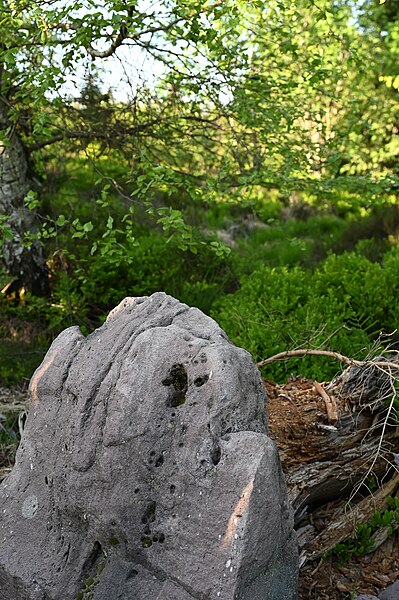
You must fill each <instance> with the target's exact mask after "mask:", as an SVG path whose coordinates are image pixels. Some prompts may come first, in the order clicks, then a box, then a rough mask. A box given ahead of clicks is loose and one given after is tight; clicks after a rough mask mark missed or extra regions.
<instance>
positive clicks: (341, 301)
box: [212, 252, 399, 380]
mask: <svg viewBox="0 0 399 600" xmlns="http://www.w3.org/2000/svg"><path fill="white" fill-rule="evenodd" d="M397 266H399V253H395V252H392V253H391V254H390V255H389V256H387V257H386V261H385V262H384V265H382V266H381V265H380V264H378V263H373V262H370V261H369V260H367V259H366V258H365V257H363V256H360V255H359V254H357V253H345V254H342V255H340V256H336V255H331V256H329V257H328V258H327V259H326V260H325V261H324V263H322V264H321V266H320V267H319V268H317V269H316V270H315V271H314V272H311V271H307V270H305V269H303V268H300V267H294V268H292V269H288V268H287V267H277V268H271V267H269V266H263V267H261V268H259V269H258V270H257V271H255V272H254V273H252V274H251V275H249V276H246V277H244V278H243V280H242V282H241V283H242V285H241V288H240V290H239V291H237V292H236V293H234V294H231V295H229V296H226V297H224V298H221V299H219V300H218V301H217V302H215V303H214V306H213V311H212V316H213V317H214V318H215V319H216V320H218V321H219V323H220V324H221V326H222V327H223V328H224V329H225V330H226V332H227V334H228V335H229V336H230V337H231V338H232V340H233V341H234V342H235V343H237V344H238V345H240V346H243V347H244V348H246V349H247V350H248V351H249V352H250V353H251V354H252V356H253V357H254V359H255V360H256V361H259V360H261V359H263V358H266V357H269V356H272V355H274V354H276V353H278V352H281V351H284V350H290V349H295V348H301V347H307V348H324V349H332V350H336V351H339V352H342V353H343V354H346V355H348V356H358V357H363V356H364V355H365V353H366V352H367V348H368V347H369V346H370V343H371V341H372V339H373V337H374V336H375V335H376V334H377V333H378V332H379V331H380V330H387V328H388V329H389V328H391V327H392V326H393V325H394V322H395V321H397V318H398V305H397V300H396V296H397V291H398V290H397V288H398V285H399V284H398V281H397V279H398V277H397V273H398V269H397V268H395V267H397ZM395 273H396V277H395ZM337 370H339V365H337V363H336V362H335V361H334V360H333V359H328V358H325V357H306V358H303V359H298V360H290V361H288V362H276V363H274V364H272V365H270V366H268V368H267V370H265V375H267V376H269V377H272V378H275V379H278V380H282V379H284V378H285V377H286V376H287V375H288V374H289V373H292V372H294V373H296V374H301V375H306V376H308V377H313V378H316V379H326V378H328V377H332V376H334V374H335V373H336V372H337Z"/></svg>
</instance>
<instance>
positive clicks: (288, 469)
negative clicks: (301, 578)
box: [266, 356, 399, 565]
mask: <svg viewBox="0 0 399 600" xmlns="http://www.w3.org/2000/svg"><path fill="white" fill-rule="evenodd" d="M383 360H384V359H383V358H382V357H377V359H376V361H378V362H377V364H381V363H382V362H383ZM397 360H398V358H397V357H396V356H394V357H390V359H389V361H387V364H388V365H389V364H391V365H392V364H394V362H395V361H397ZM396 377H398V370H397V369H393V368H391V367H387V368H386V369H383V368H381V367H379V366H371V365H370V363H368V364H365V365H363V366H361V365H354V366H351V367H349V368H348V369H346V370H345V371H344V373H343V374H342V376H341V377H339V378H337V379H336V380H334V381H332V382H331V383H329V384H328V385H327V384H326V385H323V386H322V391H321V390H320V384H318V383H317V382H312V381H309V380H305V379H301V378H298V379H294V380H292V381H289V382H288V383H287V384H285V385H281V386H278V385H276V384H272V383H270V382H266V387H267V391H268V395H269V411H268V412H269V426H270V430H271V434H272V436H273V438H274V439H275V442H276V444H277V446H278V448H279V452H280V458H281V461H282V464H283V469H284V471H285V474H286V480H287V486H288V496H289V499H290V502H291V504H292V506H293V508H294V512H295V526H296V529H297V533H298V539H299V543H300V546H301V564H302V565H304V564H305V563H306V562H307V561H309V560H311V561H313V560H316V559H319V558H321V557H322V556H323V555H325V553H326V552H328V551H330V550H331V549H332V548H334V546H335V545H336V544H338V543H340V542H342V541H343V540H345V539H347V538H348V537H351V536H352V535H353V534H354V528H355V525H356V524H357V523H359V522H365V521H367V520H369V519H370V518H371V516H372V514H373V512H374V510H381V511H384V510H385V508H386V506H385V504H386V498H387V497H388V496H393V495H394V494H395V491H396V489H397V488H398V487H399V476H398V470H399V469H398V465H397V464H396V463H397V458H398V457H399V454H398V453H399V426H398V425H399V424H398V422H397V421H396V417H395V414H394V411H393V410H391V411H389V405H390V403H391V402H392V399H393V398H394V396H395V394H396V390H395V385H394V384H395V378H396ZM315 384H316V385H315ZM328 399H329V400H330V402H329V401H328ZM331 406H333V407H334V409H335V410H336V415H334V420H333V421H332V412H331ZM335 416H336V417H337V418H336V419H335ZM375 486H378V487H375ZM370 488H371V489H372V490H373V492H371V490H370ZM382 533H383V532H381V535H382ZM377 537H378V536H377Z"/></svg>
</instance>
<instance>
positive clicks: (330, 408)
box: [313, 381, 338, 423]
mask: <svg viewBox="0 0 399 600" xmlns="http://www.w3.org/2000/svg"><path fill="white" fill-rule="evenodd" d="M313 385H314V387H315V389H316V391H317V393H318V394H320V396H321V397H322V398H323V400H324V403H325V405H326V410H327V417H328V422H329V423H335V422H336V421H338V408H337V403H336V401H335V398H334V397H331V396H329V395H328V394H327V392H326V390H325V389H324V388H323V386H321V385H320V383H319V382H318V381H313Z"/></svg>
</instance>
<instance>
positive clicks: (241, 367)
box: [0, 293, 298, 600]
mask: <svg viewBox="0 0 399 600" xmlns="http://www.w3.org/2000/svg"><path fill="white" fill-rule="evenodd" d="M30 394H31V406H30V410H29V415H28V419H27V422H26V426H25V431H24V435H23V439H22V442H21V445H20V447H19V449H18V452H17V459H16V464H15V466H14V469H13V470H12V472H11V473H10V475H9V476H8V477H7V478H6V479H5V480H4V482H3V483H2V485H1V486H0V513H1V515H2V520H1V523H0V598H1V600H76V599H78V600H83V599H84V600H86V599H89V598H93V599H94V600H111V599H112V600H128V599H129V600H132V599H133V598H134V599H135V600H144V599H146V600H148V599H151V598H154V599H155V598H157V599H158V600H192V599H201V600H218V599H220V600H233V598H234V599H235V600H280V599H281V600H294V599H295V598H296V597H297V577H298V556H297V544H296V537H295V535H294V533H293V520H292V514H291V509H290V507H289V505H288V503H287V495H286V488H285V482H284V479H283V475H282V471H281V467H280V462H279V458H278V454H277V450H276V447H275V445H274V443H273V442H272V441H271V440H270V438H269V437H268V435H267V423H266V416H265V410H264V408H265V393H264V389H263V385H262V381H261V378H260V375H259V372H258V371H257V369H256V367H255V366H254V365H253V362H252V360H251V357H250V355H249V354H248V353H247V352H245V351H244V350H241V349H238V348H236V347H235V346H234V345H233V344H231V342H229V340H228V339H227V337H226V335H225V334H224V333H223V331H222V330H221V329H220V328H219V326H218V325H217V324H216V323H215V322H214V321H213V320H212V319H210V318H209V317H206V316H205V315H204V314H203V313H201V312H200V311H199V310H198V309H195V308H188V307H187V306H186V305H184V304H181V303H179V302H178V301H177V300H175V299H174V298H171V297H170V296H167V295H165V294H163V293H157V294H154V295H153V296H151V297H149V298H126V299H125V300H124V301H123V302H122V303H121V304H120V305H119V306H118V307H117V308H116V309H114V310H113V311H112V312H111V313H110V315H109V317H108V319H107V321H106V323H105V324H104V325H103V326H102V327H100V328H99V329H97V330H96V331H94V333H92V334H91V335H89V336H88V337H87V338H85V337H84V336H83V335H82V333H81V332H80V330H79V328H78V327H71V328H69V329H67V330H65V331H64V332H63V333H61V334H60V335H59V336H58V338H57V339H56V340H55V341H54V343H53V344H52V346H51V348H50V349H49V351H48V353H47V355H46V357H45V359H44V361H43V363H42V365H41V366H40V367H39V368H38V369H37V371H36V372H35V374H34V376H33V377H32V381H31V384H30Z"/></svg>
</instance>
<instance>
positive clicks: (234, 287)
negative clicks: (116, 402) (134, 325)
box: [0, 0, 399, 412]
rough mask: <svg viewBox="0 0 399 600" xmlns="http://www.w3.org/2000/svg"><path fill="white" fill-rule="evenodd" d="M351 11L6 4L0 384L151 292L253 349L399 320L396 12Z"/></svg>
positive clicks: (305, 363)
mask: <svg viewBox="0 0 399 600" xmlns="http://www.w3.org/2000/svg"><path fill="white" fill-rule="evenodd" d="M355 4H356V6H355V5H354V3H353V2H352V1H350V0H334V2H333V1H332V0H319V1H318V2H314V1H313V0H300V1H299V2H296V3H295V6H293V5H292V2H288V0H268V1H261V0H260V1H256V2H241V0H223V2H220V1H216V2H210V1H208V0H206V1H201V2H199V1H197V0H184V1H181V0H179V1H174V0H171V1H168V2H166V1H164V0H161V2H160V3H159V7H158V8H159V10H158V9H157V10H156V11H154V10H153V9H152V8H151V6H147V5H146V2H145V1H144V0H140V1H133V2H131V3H129V5H128V6H127V5H125V4H124V3H121V2H119V1H118V0H104V2H102V3H101V6H99V5H98V3H96V2H92V1H91V0H79V1H77V2H74V3H73V5H71V4H69V3H66V4H65V6H64V7H59V6H58V4H57V6H55V5H54V3H53V2H47V1H44V0H39V1H38V2H36V3H34V4H26V3H22V2H19V1H16V2H10V1H9V0H0V14H1V15H2V16H1V17H0V33H1V37H2V43H1V45H0V233H1V235H2V242H3V243H2V249H1V250H0V254H1V257H2V259H3V266H2V268H1V269H0V289H3V293H2V294H0V383H1V384H13V383H16V382H19V381H20V380H21V379H24V378H29V377H30V376H31V374H32V372H33V370H34V368H35V367H36V366H37V365H38V364H39V363H40V361H41V359H42V356H43V352H44V350H45V348H46V347H48V345H49V343H50V341H51V339H52V338H54V337H55V336H56V335H57V334H58V332H59V331H61V330H62V329H64V328H65V327H68V326H70V325H73V324H79V325H80V326H81V327H82V330H83V331H84V333H88V332H89V331H91V330H92V329H93V328H94V327H97V326H98V325H99V324H101V323H102V321H103V320H104V318H105V316H106V314H107V312H108V311H109V310H110V309H111V308H112V307H113V306H115V305H116V304H117V303H118V302H120V300H121V299H122V298H123V297H125V296H127V295H131V296H141V295H148V294H151V293H153V292H155V291H159V290H163V291H166V292H167V293H170V294H172V295H174V296H176V297H177V298H179V299H180V300H181V301H183V302H186V303H188V304H190V305H194V306H198V307H199V308H200V309H202V310H203V311H205V312H206V313H208V314H210V315H212V316H213V317H214V318H215V319H217V320H218V321H219V322H220V324H221V325H222V327H223V328H224V329H225V330H226V332H227V333H228V334H229V336H230V337H231V338H232V340H233V341H234V342H236V343H237V344H239V345H242V346H243V347H245V348H246V349H248V350H249V352H251V354H252V355H253V357H254V359H255V360H260V359H263V358H265V357H267V356H270V355H273V354H275V353H277V352H279V351H282V350H289V349H293V348H301V347H310V348H325V349H333V350H337V351H339V352H342V353H344V354H346V355H350V356H356V357H358V358H363V357H364V356H365V355H366V354H367V349H368V348H369V347H370V345H371V344H372V343H373V341H374V340H375V339H376V338H377V337H378V336H379V334H380V332H383V333H386V334H392V333H393V332H394V331H396V329H397V327H398V323H399V307H398V300H397V298H398V287H399V277H398V267H399V236H398V232H399V202H398V190H399V177H398V173H399V143H398V141H397V132H398V130H399V122H398V117H399V111H398V93H399V92H398V90H399V74H398V69H397V64H398V60H397V59H398V54H399V42H398V40H399V10H398V8H397V6H396V4H394V3H392V2H389V1H387V2H382V1H381V2H380V1H379V0H362V1H361V2H359V3H355ZM129 53H130V54H129ZM146 61H147V62H146ZM132 63H134V66H133V67H132ZM143 65H144V66H143ZM110 72H114V78H113V79H112V78H111V77H110V76H109V73H110ZM107 73H108V75H107ZM115 73H116V75H115ZM115 77H116V78H115ZM25 158H26V160H25ZM9 172H13V173H17V174H18V177H19V179H18V178H17V179H18V186H17V185H16V186H15V189H14V188H13V187H12V186H7V185H6V182H7V181H8V179H7V177H8V173H9ZM16 324H17V326H16ZM390 341H391V342H395V341H396V339H395V336H393V337H391V338H390ZM336 368H337V367H336V364H334V363H332V362H331V361H330V360H328V359H326V358H325V357H306V358H305V359H301V360H300V361H290V362H289V364H286V363H277V364H273V365H272V366H270V367H268V368H267V370H266V369H265V371H264V374H265V375H267V376H269V377H273V378H275V379H278V380H282V379H284V378H285V377H286V376H287V375H288V374H289V373H290V372H296V373H298V374H302V375H307V376H310V377H315V378H319V379H327V378H328V377H332V376H333V375H334V373H335V370H336ZM394 410H395V411H396V412H397V411H398V406H396V405H395V406H394Z"/></svg>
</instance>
